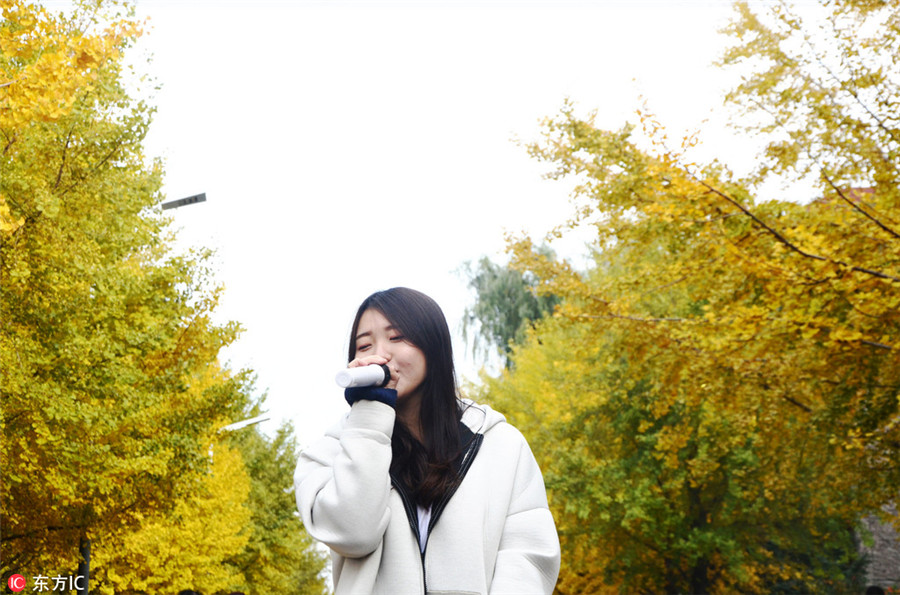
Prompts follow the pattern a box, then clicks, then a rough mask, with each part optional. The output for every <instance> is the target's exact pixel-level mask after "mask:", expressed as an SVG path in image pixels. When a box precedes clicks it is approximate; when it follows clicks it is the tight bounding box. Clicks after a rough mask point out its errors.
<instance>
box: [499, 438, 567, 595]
mask: <svg viewBox="0 0 900 595" xmlns="http://www.w3.org/2000/svg"><path fill="white" fill-rule="evenodd" d="M520 436H521V435H520ZM559 564H560V548H559V537H558V536H557V533H556V524H555V523H554V522H553V516H552V515H551V514H550V508H549V506H548V505H547V492H546V489H545V488H544V480H543V478H542V477H541V470H540V468H539V467H538V464H537V461H536V460H535V458H534V455H533V454H532V453H531V449H530V448H529V447H528V444H527V442H525V438H524V437H521V447H520V449H519V456H518V461H517V464H516V474H515V480H514V485H513V493H512V500H511V501H510V506H509V511H508V513H507V516H506V522H505V524H504V527H503V534H502V536H501V537H500V547H499V550H498V553H497V561H496V565H495V567H494V577H493V579H492V581H491V587H490V592H491V593H492V594H501V593H516V594H524V593H552V592H553V589H554V588H555V586H556V579H557V577H558V576H559Z"/></svg>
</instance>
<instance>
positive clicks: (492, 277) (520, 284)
mask: <svg viewBox="0 0 900 595" xmlns="http://www.w3.org/2000/svg"><path fill="white" fill-rule="evenodd" d="M543 253H544V254H546V256H548V257H550V258H552V252H551V251H550V250H549V249H545V250H544V252H543ZM462 272H463V274H464V275H465V276H466V278H467V280H468V285H469V289H472V290H473V291H474V292H475V303H474V304H473V305H472V306H471V307H468V308H466V311H465V312H464V313H463V337H464V338H465V339H467V340H468V339H469V336H470V333H471V331H472V328H473V327H474V329H475V334H474V336H473V337H472V351H473V353H478V352H479V351H480V350H483V351H484V352H487V351H488V348H494V349H496V350H497V351H498V352H499V353H500V355H501V357H502V360H503V364H504V366H506V367H509V366H510V365H511V364H512V360H510V359H509V354H510V352H511V351H512V345H513V344H514V343H515V342H521V341H522V340H523V339H524V338H525V330H526V328H527V327H528V325H532V326H533V325H534V323H535V321H537V320H539V319H540V318H541V317H542V316H544V315H545V314H547V313H548V312H552V311H553V307H554V306H555V305H556V303H557V301H558V300H557V299H556V297H555V296H552V295H539V294H538V293H537V291H536V290H535V287H534V279H533V278H532V277H531V276H530V275H529V274H528V273H523V272H521V271H516V270H513V269H511V268H509V267H505V266H501V265H499V264H497V263H495V262H492V261H491V260H490V259H489V258H488V257H486V256H485V257H482V258H481V259H480V260H479V261H478V265H477V266H476V267H474V268H473V266H472V263H466V264H465V265H464V266H463V268H462ZM479 348H480V349H479Z"/></svg>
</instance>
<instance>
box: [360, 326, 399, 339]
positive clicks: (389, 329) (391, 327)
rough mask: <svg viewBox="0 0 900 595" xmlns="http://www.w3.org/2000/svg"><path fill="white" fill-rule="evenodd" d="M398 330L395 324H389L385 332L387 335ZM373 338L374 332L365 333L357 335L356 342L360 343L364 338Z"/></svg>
mask: <svg viewBox="0 0 900 595" xmlns="http://www.w3.org/2000/svg"><path fill="white" fill-rule="evenodd" d="M396 330H397V327H395V326H394V325H393V324H389V325H387V326H386V327H384V332H386V333H389V332H391V331H396ZM371 336H372V331H365V332H363V333H360V334H358V335H356V340H357V341H359V340H360V339H362V338H363V337H371Z"/></svg>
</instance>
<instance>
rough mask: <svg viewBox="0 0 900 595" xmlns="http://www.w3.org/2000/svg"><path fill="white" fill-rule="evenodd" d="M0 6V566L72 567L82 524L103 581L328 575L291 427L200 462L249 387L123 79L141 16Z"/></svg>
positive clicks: (244, 404) (271, 581)
mask: <svg viewBox="0 0 900 595" xmlns="http://www.w3.org/2000/svg"><path fill="white" fill-rule="evenodd" d="M0 7H2V10H3V20H2V21H0V41H2V45H0V147H2V153H0V172H2V175H0V319H2V325H0V369H2V370H3V375H2V377H0V397H2V410H0V432H2V435H3V440H2V442H0V466H2V469H3V483H2V494H0V504H2V517H3V520H2V524H3V532H2V537H0V540H2V556H0V560H2V561H0V571H2V574H3V575H4V576H5V575H7V574H8V573H10V572H12V571H15V572H19V573H22V574H23V575H26V576H37V575H38V574H43V575H45V576H46V575H53V574H63V575H70V574H72V573H73V572H74V571H75V567H76V565H77V563H78V561H79V558H80V556H79V553H78V546H79V543H80V541H81V540H82V539H84V538H87V539H90V540H91V542H92V550H93V554H94V559H93V560H92V564H93V568H92V570H93V572H94V578H95V584H94V585H93V586H96V587H97V588H98V589H99V590H100V591H102V592H104V593H107V592H109V593H111V592H112V591H113V590H114V589H118V590H122V589H128V590H145V589H149V590H151V591H157V590H163V591H165V590H167V589H175V588H180V587H179V585H178V580H185V581H186V580H187V579H188V578H190V577H192V581H191V582H194V583H195V584H196V585H198V586H202V587H203V588H204V589H208V590H219V589H224V588H226V587H230V586H232V585H240V584H241V583H242V581H244V579H246V581H247V582H248V583H249V584H251V585H255V584H259V585H260V587H259V588H260V592H270V593H277V592H292V593H296V592H304V593H315V592H321V591H322V585H321V580H320V579H319V576H318V575H319V573H320V571H321V569H322V565H323V562H322V560H321V558H320V557H319V556H318V555H317V554H315V550H314V549H313V547H312V545H311V544H310V541H309V538H308V537H307V536H306V535H305V533H303V531H302V527H301V526H300V523H299V521H297V520H296V518H294V517H293V516H292V512H290V511H292V510H293V507H294V505H293V502H292V499H291V498H290V497H289V495H286V494H285V492H284V490H285V489H287V488H288V487H289V486H290V485H291V480H290V479H291V478H290V473H289V472H288V471H287V469H288V467H290V468H291V470H292V465H293V463H292V461H293V458H292V456H293V455H291V454H289V451H291V450H292V449H293V448H294V447H293V443H292V439H291V438H290V432H289V430H287V429H284V430H282V432H281V433H280V434H279V437H278V438H277V439H276V440H275V441H274V442H273V443H269V442H268V441H267V440H266V439H264V438H262V437H258V438H257V441H256V443H254V444H251V445H248V446H247V449H248V450H247V452H243V451H241V452H238V451H236V450H234V449H229V448H227V447H222V448H220V449H219V450H218V451H217V457H216V459H215V461H214V462H213V464H211V460H210V455H209V452H210V440H211V437H212V436H214V435H215V430H216V429H217V428H219V427H221V426H223V425H225V423H227V422H228V420H231V421H233V420H235V419H241V418H242V416H243V415H244V414H245V412H246V411H248V410H252V408H253V407H255V406H256V405H257V403H255V401H254V399H253V398H252V396H251V392H252V383H251V382H250V381H249V373H248V372H239V373H233V372H231V371H229V370H227V369H224V368H223V367H222V366H221V364H220V363H219V362H218V354H219V352H220V350H221V348H222V347H224V346H226V345H228V344H229V343H231V342H232V341H233V340H235V338H236V337H237V335H238V333H239V331H240V326H239V325H238V324H236V323H225V324H218V323H215V322H213V320H212V315H213V312H214V310H215V308H216V304H217V300H218V298H219V296H220V294H221V291H222V288H221V287H220V286H218V285H217V284H216V281H215V279H214V276H213V273H212V271H211V270H210V268H209V265H208V262H209V257H210V254H209V252H208V251H205V250H196V251H192V252H189V253H187V254H175V253H174V252H173V251H172V248H171V240H172V238H171V237H170V236H169V234H168V232H167V231H166V225H167V220H166V218H165V217H164V216H163V215H162V213H161V210H160V208H159V203H160V202H161V200H162V195H161V192H160V188H161V181H162V168H161V166H160V164H159V163H158V162H155V161H148V160H147V159H146V158H145V156H144V154H143V148H142V142H143V139H144V135H145V134H146V132H147V129H148V127H149V124H150V117H151V115H152V113H153V109H152V108H151V107H150V106H148V105H146V104H145V103H143V102H141V101H138V100H136V99H134V98H132V97H131V96H130V95H129V93H128V92H127V91H126V88H125V86H124V83H123V69H124V67H123V65H122V53H123V51H124V50H125V49H126V48H127V47H128V46H129V45H130V44H131V43H132V42H133V41H134V39H135V38H136V36H137V35H138V34H139V28H138V27H137V25H136V23H134V22H133V21H132V20H131V19H130V17H129V16H128V10H127V7H120V5H119V3H116V2H109V3H107V2H84V3H76V5H75V6H74V7H73V8H72V10H71V11H70V13H68V14H60V15H51V14H50V13H48V12H47V11H45V10H43V9H41V8H40V7H36V6H33V5H29V4H26V3H25V2H22V1H19V0H6V1H4V2H3V3H2V4H0ZM241 564H244V565H245V566H246V565H251V566H252V568H245V567H244V566H242V565H241ZM179 577H180V578H179ZM194 579H196V580H194ZM181 586H185V585H181Z"/></svg>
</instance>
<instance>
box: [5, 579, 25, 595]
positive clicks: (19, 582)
mask: <svg viewBox="0 0 900 595" xmlns="http://www.w3.org/2000/svg"><path fill="white" fill-rule="evenodd" d="M9 588H10V589H12V590H13V591H15V592H16V593H18V592H19V591H22V590H24V589H25V577H24V576H22V575H21V574H14V575H12V576H11V577H9Z"/></svg>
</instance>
